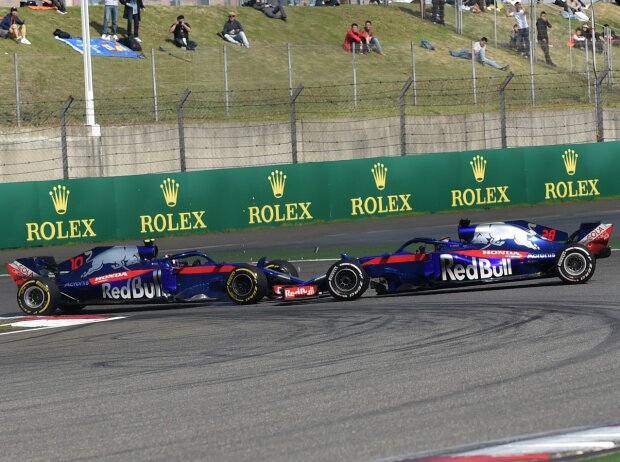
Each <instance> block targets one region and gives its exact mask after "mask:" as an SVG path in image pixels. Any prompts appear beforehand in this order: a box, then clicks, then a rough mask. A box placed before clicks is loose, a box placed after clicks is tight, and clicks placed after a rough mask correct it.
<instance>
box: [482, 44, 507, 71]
mask: <svg viewBox="0 0 620 462" xmlns="http://www.w3.org/2000/svg"><path fill="white" fill-rule="evenodd" d="M487 43H489V40H488V39H487V38H486V37H482V38H481V39H480V41H479V42H475V43H474V57H475V59H476V61H478V62H480V63H482V64H486V65H488V66H491V67H493V68H495V69H499V70H501V71H507V70H508V66H502V65H501V64H497V63H496V62H495V61H493V60H492V59H489V58H487V56H486V52H487V50H486V49H487Z"/></svg>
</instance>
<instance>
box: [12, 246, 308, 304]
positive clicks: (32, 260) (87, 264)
mask: <svg viewBox="0 0 620 462" xmlns="http://www.w3.org/2000/svg"><path fill="white" fill-rule="evenodd" d="M144 244H145V245H143V246H114V247H96V248H93V249H91V250H87V251H86V252H84V253H81V254H80V255H77V256H75V257H73V258H70V259H68V260H66V261H63V262H62V263H58V264H57V263H56V261H55V259H54V258H53V257H29V258H19V259H17V260H15V261H13V262H12V263H9V264H7V269H8V271H9V274H10V275H11V277H12V278H13V280H14V281H15V283H16V284H17V285H18V291H17V303H18V305H19V308H20V309H21V310H22V311H23V312H24V313H26V314H28V315H35V316H45V315H51V314H53V313H54V312H55V311H56V309H60V310H62V311H63V312H65V313H77V312H79V311H80V310H81V309H82V308H84V307H85V306H86V305H108V304H122V303H131V304H134V303H164V302H176V303H186V302H200V301H205V300H209V299H226V298H228V299H230V300H232V301H233V302H235V303H238V304H250V303H256V302H258V301H260V300H261V299H262V298H264V297H265V296H268V297H271V298H275V297H276V295H277V294H276V292H275V291H276V290H278V291H279V289H278V288H279V287H281V286H283V285H287V286H290V285H300V284H302V282H303V281H301V280H300V279H298V277H297V276H298V273H297V270H296V268H295V267H294V266H293V265H292V264H291V263H289V262H288V261H286V260H273V261H270V262H266V261H265V259H264V258H263V259H261V260H260V261H259V262H258V263H257V265H249V264H246V263H218V262H216V261H214V260H213V259H211V258H210V257H209V256H208V255H205V254H204V253H201V252H198V251H189V252H184V253H179V254H175V255H166V256H164V257H163V258H158V257H157V253H158V250H157V246H155V245H154V243H153V242H152V241H148V240H147V241H145V243H144Z"/></svg>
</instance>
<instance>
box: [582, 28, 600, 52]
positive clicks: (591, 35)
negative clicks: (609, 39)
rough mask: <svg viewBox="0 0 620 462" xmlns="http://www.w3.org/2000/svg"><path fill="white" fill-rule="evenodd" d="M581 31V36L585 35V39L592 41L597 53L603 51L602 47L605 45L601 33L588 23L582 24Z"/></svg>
mask: <svg viewBox="0 0 620 462" xmlns="http://www.w3.org/2000/svg"><path fill="white" fill-rule="evenodd" d="M581 32H582V35H583V37H585V39H586V40H590V41H592V40H593V41H594V44H595V46H596V52H597V53H602V52H603V49H604V46H605V39H604V38H603V34H601V33H600V32H596V31H595V30H594V29H592V28H591V27H590V25H589V24H584V25H583V26H582V27H581Z"/></svg>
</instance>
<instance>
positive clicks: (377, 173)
mask: <svg viewBox="0 0 620 462" xmlns="http://www.w3.org/2000/svg"><path fill="white" fill-rule="evenodd" d="M370 171H371V172H372V176H373V177H374V179H375V186H377V189H378V190H379V191H383V190H384V189H385V181H386V180H387V171H388V169H387V167H386V166H385V165H383V164H382V163H380V162H377V163H376V164H375V165H374V166H373V167H372V168H371V169H370Z"/></svg>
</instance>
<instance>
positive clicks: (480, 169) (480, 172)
mask: <svg viewBox="0 0 620 462" xmlns="http://www.w3.org/2000/svg"><path fill="white" fill-rule="evenodd" d="M469 165H471V169H472V170H473V172H474V178H475V179H476V181H477V182H478V183H482V182H483V181H484V171H485V169H486V167H487V161H486V160H484V157H482V156H474V157H473V159H472V160H471V161H469Z"/></svg>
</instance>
